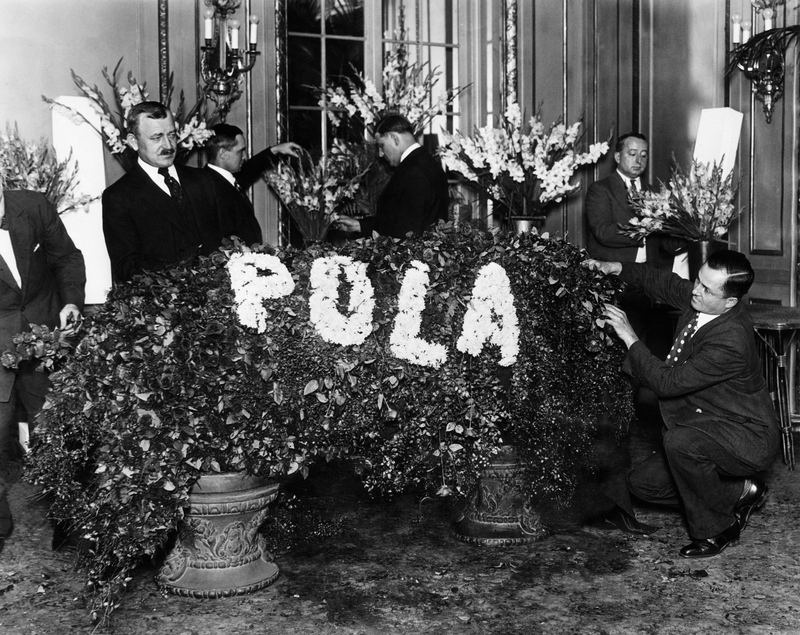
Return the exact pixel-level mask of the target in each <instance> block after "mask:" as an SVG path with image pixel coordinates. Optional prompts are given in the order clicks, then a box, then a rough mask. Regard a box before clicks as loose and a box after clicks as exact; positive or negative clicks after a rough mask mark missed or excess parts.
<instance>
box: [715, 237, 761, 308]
mask: <svg viewBox="0 0 800 635" xmlns="http://www.w3.org/2000/svg"><path fill="white" fill-rule="evenodd" d="M706 264H707V265H708V266H709V267H710V268H711V269H715V270H716V271H724V272H725V273H727V274H728V277H727V278H726V279H725V283H724V284H723V285H722V293H724V294H725V297H726V298H737V299H739V300H741V299H742V297H743V296H744V294H745V293H747V292H748V291H749V290H750V287H751V286H752V284H753V280H754V279H755V277H756V274H755V272H754V271H753V267H752V265H751V264H750V261H749V260H748V259H747V256H745V255H744V254H743V253H740V252H738V251H733V250H732V249H721V250H720V251H715V252H714V253H713V254H711V255H710V256H709V257H708V260H706Z"/></svg>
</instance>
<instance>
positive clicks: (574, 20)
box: [519, 0, 798, 305]
mask: <svg viewBox="0 0 800 635" xmlns="http://www.w3.org/2000/svg"><path fill="white" fill-rule="evenodd" d="M519 6H520V10H519V20H520V28H519V31H520V42H521V45H520V65H519V67H520V78H519V81H520V87H519V94H520V100H521V104H522V106H523V108H525V109H527V110H528V112H532V111H534V110H535V109H536V108H538V107H541V112H542V114H543V116H544V119H545V122H548V121H551V120H554V119H555V118H556V117H558V116H559V115H561V116H564V117H565V118H566V119H567V120H568V121H574V120H575V119H576V118H577V117H580V116H583V118H584V121H585V123H586V135H587V137H586V138H587V141H597V140H602V139H605V138H608V136H609V132H611V133H612V134H613V136H614V137H616V135H617V134H623V133H625V132H628V131H631V130H638V131H639V132H642V133H643V134H645V135H647V136H648V138H649V139H650V146H651V154H650V157H651V158H650V165H649V167H648V172H647V177H648V179H649V180H650V182H652V183H657V182H658V181H659V180H667V179H668V178H669V175H670V169H671V167H672V165H673V159H674V160H677V162H678V163H679V164H680V165H681V166H682V167H688V165H689V163H690V161H691V157H692V151H693V145H694V140H695V138H696V134H697V125H698V122H699V118H700V112H701V110H702V109H703V108H717V107H722V106H730V107H732V108H734V109H736V110H739V111H740V112H743V113H744V116H745V117H744V124H743V127H742V134H741V142H740V145H739V156H738V161H737V167H736V175H737V178H738V179H739V180H740V190H739V204H740V205H741V207H742V215H741V217H740V219H739V221H738V222H737V223H735V224H734V226H733V228H732V231H731V232H730V235H729V239H730V241H731V243H732V245H733V247H734V248H735V249H738V250H740V251H742V252H744V253H746V254H747V255H748V256H749V257H750V259H751V261H752V262H753V266H754V267H755V269H756V284H755V285H754V287H753V290H752V292H751V294H750V295H751V299H752V300H753V301H758V302H774V303H780V304H784V305H789V304H796V302H795V296H796V293H795V274H794V270H795V262H796V239H795V238H794V236H795V231H796V226H797V224H796V220H795V218H796V214H797V170H796V157H797V151H798V139H797V133H796V130H797V127H798V122H797V108H796V106H795V104H796V92H797V88H796V64H795V58H796V51H795V47H792V48H791V49H790V51H789V52H788V54H787V71H786V88H785V95H784V98H783V99H782V100H781V101H779V102H778V106H777V108H776V112H775V115H774V117H773V121H772V123H771V124H767V123H766V121H765V118H764V115H763V113H762V111H761V104H760V103H759V102H755V101H754V99H753V97H752V95H751V91H750V82H749V81H747V80H746V79H745V78H744V77H743V76H742V74H741V73H739V72H738V71H737V72H736V73H735V74H734V75H733V76H732V77H731V78H730V79H729V80H727V79H726V78H725V75H724V70H725V65H726V57H727V50H728V48H729V46H730V44H729V42H728V29H727V25H728V22H729V16H730V15H731V13H734V12H737V11H738V12H742V13H747V14H748V15H749V9H750V3H749V0H669V1H667V2H665V1H664V0H585V1H584V2H580V3H575V2H568V1H567V0H558V1H557V0H530V1H523V2H520V3H519ZM755 17H756V16H753V21H754V23H756V19H755ZM796 19H797V16H796V15H795V13H794V11H793V9H791V8H790V7H787V6H783V7H780V8H779V17H778V20H777V25H778V26H780V25H783V24H786V23H787V22H786V20H790V21H791V20H796ZM790 23H791V22H790ZM612 154H613V153H612V152H609V154H608V155H607V156H606V157H604V158H603V159H602V160H601V161H600V163H599V164H598V165H597V166H596V167H594V168H592V169H587V170H586V171H585V172H584V173H583V174H582V175H581V179H582V181H583V182H584V185H586V184H588V183H589V182H591V181H592V180H595V179H597V178H603V177H605V176H606V175H608V174H609V173H610V172H611V171H612V170H613V169H614V162H613V157H612ZM584 190H585V187H584ZM546 229H548V230H549V231H550V232H551V233H555V234H558V235H562V236H564V235H566V236H567V237H568V238H569V240H571V241H572V242H575V243H577V244H585V242H586V241H585V234H586V228H585V223H584V217H583V194H582V193H579V194H576V195H574V196H573V197H571V198H570V199H569V200H568V201H566V202H565V203H562V204H561V205H560V206H559V207H558V208H557V209H555V210H553V212H551V214H550V217H549V218H548V221H547V225H546Z"/></svg>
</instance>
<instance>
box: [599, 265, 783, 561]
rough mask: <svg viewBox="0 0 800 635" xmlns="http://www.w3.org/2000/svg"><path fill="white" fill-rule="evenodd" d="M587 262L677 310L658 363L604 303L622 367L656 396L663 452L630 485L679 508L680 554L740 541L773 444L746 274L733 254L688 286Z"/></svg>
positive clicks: (646, 270)
mask: <svg viewBox="0 0 800 635" xmlns="http://www.w3.org/2000/svg"><path fill="white" fill-rule="evenodd" d="M585 265H586V266H588V267H590V268H593V269H597V270H599V271H602V272H603V273H606V274H613V275H617V276H619V278H620V279H622V280H624V281H625V282H628V283H633V284H637V285H640V286H641V287H642V288H643V289H644V290H645V292H646V293H647V294H648V295H649V296H650V297H651V298H652V299H654V300H656V301H658V302H663V303H665V304H667V305H670V306H673V307H675V308H676V309H678V310H680V311H681V316H680V318H679V320H678V329H677V330H676V333H677V334H678V336H677V338H676V340H675V343H674V345H673V347H672V350H671V351H670V354H669V357H668V358H667V360H666V361H661V360H660V359H658V358H657V357H655V356H654V355H652V354H651V353H650V351H649V350H648V349H647V347H646V346H644V344H642V342H640V341H639V338H638V337H637V336H636V334H635V333H634V331H633V329H632V328H631V325H630V322H629V321H628V318H627V316H626V315H625V313H624V311H622V310H621V309H620V308H618V307H616V306H610V305H607V306H606V317H607V319H608V323H609V324H610V325H611V326H612V327H613V328H614V331H615V332H616V334H617V336H619V338H620V339H621V340H622V341H623V343H624V344H625V346H627V348H628V355H627V357H626V359H625V363H624V365H623V369H624V370H625V371H626V372H628V373H629V374H631V375H632V376H633V377H635V378H636V379H638V380H640V381H641V382H642V383H643V384H644V385H645V386H648V387H649V388H651V389H652V390H653V392H654V393H655V394H656V395H657V396H658V399H659V405H660V408H661V413H662V416H663V418H664V431H663V448H662V449H663V452H662V453H660V454H655V455H653V456H652V457H651V458H649V459H647V460H645V461H643V462H642V463H640V464H638V465H636V466H635V467H634V468H633V471H632V472H631V474H630V475H629V478H628V483H629V487H630V490H631V492H632V493H633V494H634V495H636V496H637V497H638V498H640V499H642V500H644V501H647V502H651V503H661V504H667V505H671V506H682V508H683V511H684V513H685V515H686V521H687V524H688V526H689V533H690V537H691V538H692V542H691V543H690V544H688V545H686V546H685V547H683V548H682V549H681V550H680V555H681V556H683V557H684V558H706V557H710V556H716V555H718V554H719V553H721V552H722V551H723V550H724V549H725V548H726V547H727V546H728V545H730V544H734V543H736V542H738V540H739V535H740V533H741V531H742V530H743V529H744V528H745V527H746V525H747V522H748V520H749V518H750V514H751V513H752V512H753V511H754V510H755V509H757V508H758V507H760V506H761V505H763V504H764V501H765V500H766V495H767V487H766V485H765V484H764V482H763V481H761V480H760V479H759V478H758V476H759V474H760V473H761V472H763V471H764V470H766V469H767V468H769V467H770V465H771V464H772V462H773V461H774V460H775V457H776V456H777V454H778V450H779V446H780V426H779V423H778V417H777V413H776V411H775V408H774V407H773V405H772V400H771V399H770V396H769V394H768V392H767V387H766V382H765V380H764V376H763V374H762V371H761V366H760V364H759V359H758V353H757V350H756V344H755V337H754V331H753V323H752V321H751V319H750V316H749V313H748V311H747V306H746V305H745V303H744V302H742V298H743V296H744V295H745V294H746V293H747V291H748V290H749V289H750V286H751V285H752V283H753V278H754V273H753V268H752V267H751V265H750V262H749V261H748V259H747V258H746V257H745V256H744V255H743V254H741V253H738V252H735V251H731V250H723V251H719V252H716V253H714V254H713V255H712V256H711V257H709V259H708V260H707V261H706V263H705V264H704V265H703V266H702V268H701V269H700V271H699V273H698V276H697V280H695V281H694V282H691V281H688V280H684V279H683V278H680V277H679V276H677V275H675V274H671V273H666V272H659V271H657V270H655V269H653V268H651V267H647V266H644V265H639V264H633V263H630V264H629V263H625V264H621V263H618V262H602V261H598V260H587V261H586V262H585ZM629 512H631V513H632V510H629Z"/></svg>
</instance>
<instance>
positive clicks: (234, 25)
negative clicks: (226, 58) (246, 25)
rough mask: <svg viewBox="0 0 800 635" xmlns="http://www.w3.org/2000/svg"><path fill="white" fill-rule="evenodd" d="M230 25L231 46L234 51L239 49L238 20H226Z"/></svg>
mask: <svg viewBox="0 0 800 635" xmlns="http://www.w3.org/2000/svg"><path fill="white" fill-rule="evenodd" d="M228 24H230V26H231V48H232V49H233V50H234V51H236V50H238V49H239V20H231V21H230V22H228Z"/></svg>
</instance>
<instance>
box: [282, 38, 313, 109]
mask: <svg viewBox="0 0 800 635" xmlns="http://www.w3.org/2000/svg"><path fill="white" fill-rule="evenodd" d="M320 42H321V40H320V39H319V38H313V37H298V36H289V41H288V46H287V63H286V66H287V74H288V77H287V82H288V89H289V95H288V97H289V106H290V107H291V106H316V105H317V100H318V98H317V97H316V95H314V92H313V91H312V90H311V89H310V88H308V87H309V86H321V85H322V74H321V70H320V69H321V68H322V59H321V57H320Z"/></svg>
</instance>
